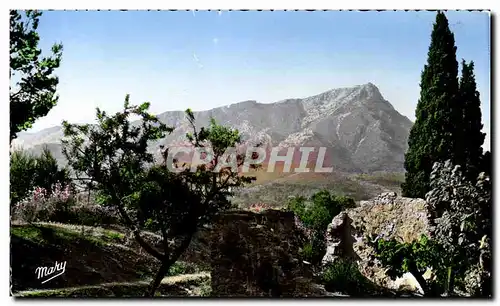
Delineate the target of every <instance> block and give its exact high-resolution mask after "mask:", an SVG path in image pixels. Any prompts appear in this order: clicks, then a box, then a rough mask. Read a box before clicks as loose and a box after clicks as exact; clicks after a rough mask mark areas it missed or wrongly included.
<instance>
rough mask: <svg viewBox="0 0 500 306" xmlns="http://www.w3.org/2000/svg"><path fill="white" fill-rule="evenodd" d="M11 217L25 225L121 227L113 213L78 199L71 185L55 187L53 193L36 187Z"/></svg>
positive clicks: (16, 207)
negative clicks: (67, 224) (40, 223)
mask: <svg viewBox="0 0 500 306" xmlns="http://www.w3.org/2000/svg"><path fill="white" fill-rule="evenodd" d="M12 217H13V218H14V219H16V220H20V221H24V222H29V223H31V222H48V221H51V222H61V223H70V224H76V225H87V226H95V225H110V224H117V223H119V217H118V214H117V212H115V211H114V210H112V209H110V208H108V207H105V206H102V205H96V204H91V203H90V202H89V201H87V200H84V199H83V198H79V197H77V196H76V195H75V194H74V193H73V192H72V191H71V190H70V188H69V186H68V185H66V186H65V187H62V186H61V184H59V183H57V184H55V186H54V188H53V190H52V192H50V193H49V192H47V190H46V189H44V188H41V187H36V188H35V189H34V190H33V191H32V192H31V196H29V197H28V198H26V199H24V200H22V201H20V202H19V203H17V204H16V205H15V206H14V207H13V211H12Z"/></svg>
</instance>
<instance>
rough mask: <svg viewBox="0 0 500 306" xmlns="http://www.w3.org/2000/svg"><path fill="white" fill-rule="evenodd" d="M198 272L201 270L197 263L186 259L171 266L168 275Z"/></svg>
mask: <svg viewBox="0 0 500 306" xmlns="http://www.w3.org/2000/svg"><path fill="white" fill-rule="evenodd" d="M198 272H200V270H199V269H198V267H197V266H196V265H195V264H193V263H189V262H185V261H178V262H176V263H174V264H173V265H172V266H171V267H170V270H169V271H168V273H167V275H168V276H174V275H181V274H194V273H198Z"/></svg>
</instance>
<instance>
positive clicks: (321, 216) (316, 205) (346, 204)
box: [287, 190, 356, 264]
mask: <svg viewBox="0 0 500 306" xmlns="http://www.w3.org/2000/svg"><path fill="white" fill-rule="evenodd" d="M355 205H356V203H355V202H354V200H353V199H351V198H348V197H345V196H335V195H332V194H330V192H328V191H327V190H323V191H320V192H317V193H315V194H314V195H313V196H312V197H311V198H310V199H309V200H307V199H306V198H304V197H297V198H293V199H291V200H290V201H289V203H288V207H287V209H288V210H290V211H293V212H294V213H295V215H296V216H297V217H298V219H299V220H300V222H301V223H302V224H303V226H304V227H305V230H306V231H307V232H309V233H310V235H309V240H310V241H309V243H308V244H306V245H305V246H304V248H303V250H302V252H303V255H304V256H305V259H306V260H308V261H310V262H312V263H314V264H316V263H319V262H320V261H321V259H322V257H323V255H324V253H325V251H326V246H325V241H324V234H325V231H326V229H327V227H328V224H330V222H331V221H332V219H333V217H335V216H336V215H338V214H339V213H340V212H341V211H343V210H345V209H348V208H353V207H355Z"/></svg>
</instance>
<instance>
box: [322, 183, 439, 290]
mask: <svg viewBox="0 0 500 306" xmlns="http://www.w3.org/2000/svg"><path fill="white" fill-rule="evenodd" d="M427 207H428V205H427V202H426V201H425V200H423V199H412V198H405V197H399V196H397V194H396V193H394V192H387V193H382V194H380V195H379V196H377V197H375V198H373V199H371V200H368V201H362V202H361V205H360V206H359V207H356V208H353V209H348V210H346V211H344V212H342V213H340V214H339V215H337V216H335V217H334V218H333V219H332V222H331V223H330V225H329V226H328V229H327V233H326V234H327V252H326V254H325V256H324V258H323V262H327V261H331V260H335V258H337V257H339V256H343V257H350V258H355V259H356V260H357V261H358V266H359V268H360V272H361V273H362V274H363V275H364V276H365V277H367V278H368V279H369V280H371V281H372V282H374V283H375V284H377V285H379V286H382V287H385V288H391V289H402V288H403V287H405V288H406V289H409V288H411V290H415V291H419V290H420V289H419V288H418V286H417V285H415V283H416V281H415V280H414V277H413V276H412V275H405V276H403V277H402V278H401V279H399V280H396V281H393V280H391V279H390V278H389V277H388V276H387V274H386V273H385V271H386V269H385V268H384V267H382V266H381V264H380V262H379V261H378V260H376V259H375V258H374V256H373V255H374V250H373V248H372V247H371V246H370V245H369V244H367V241H366V239H367V238H366V236H367V235H369V234H372V235H373V236H377V237H378V239H391V238H395V239H397V240H400V241H402V242H411V241H414V240H416V239H418V238H420V236H421V235H422V234H426V235H428V234H429V230H430V223H429V220H428V217H427V216H428V210H427ZM340 254H343V255H340Z"/></svg>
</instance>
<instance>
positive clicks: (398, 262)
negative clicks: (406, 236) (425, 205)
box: [368, 235, 449, 293]
mask: <svg viewBox="0 0 500 306" xmlns="http://www.w3.org/2000/svg"><path fill="white" fill-rule="evenodd" d="M368 241H370V242H371V245H372V246H373V247H374V250H375V257H376V258H377V259H379V260H380V262H381V263H382V265H384V266H385V267H387V268H388V269H387V272H386V273H387V275H388V276H389V277H391V278H392V279H393V280H395V279H396V278H397V277H401V276H402V275H403V274H404V273H406V272H410V273H411V274H412V275H413V276H414V277H415V278H416V279H417V281H418V282H419V283H420V286H421V287H422V289H423V290H424V292H425V293H429V292H428V290H429V285H430V284H428V283H427V281H425V279H424V278H423V274H424V273H425V272H426V271H427V269H428V268H431V269H432V270H434V271H437V277H438V281H441V283H442V282H443V280H444V279H445V277H446V275H445V273H446V272H445V271H446V267H447V265H448V264H449V263H448V262H446V259H447V258H446V257H445V256H444V254H445V253H444V249H443V248H442V247H441V245H440V244H438V243H437V242H436V241H434V240H431V239H429V238H428V237H427V236H425V235H422V236H421V237H420V239H419V240H417V241H413V242H411V243H401V242H399V241H397V240H395V239H391V240H384V239H378V240H376V241H375V240H371V239H369V240H368ZM426 291H427V292H426Z"/></svg>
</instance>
